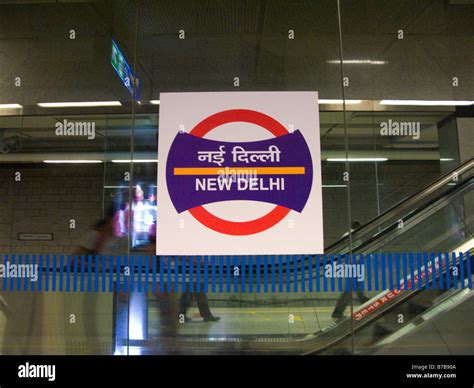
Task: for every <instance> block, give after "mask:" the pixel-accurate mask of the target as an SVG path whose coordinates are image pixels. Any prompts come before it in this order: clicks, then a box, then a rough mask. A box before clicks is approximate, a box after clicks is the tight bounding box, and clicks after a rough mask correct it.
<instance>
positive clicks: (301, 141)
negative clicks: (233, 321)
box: [156, 92, 324, 255]
mask: <svg viewBox="0 0 474 388" xmlns="http://www.w3.org/2000/svg"><path fill="white" fill-rule="evenodd" d="M158 143H159V149H158V158H159V163H158V218H157V245H156V246H157V248H156V249H157V254H159V255H244V254H316V253H323V250H324V244H323V216H322V193H321V150H320V142H319V110H318V94H317V92H218V93H162V94H161V96H160V120H159V142H158Z"/></svg>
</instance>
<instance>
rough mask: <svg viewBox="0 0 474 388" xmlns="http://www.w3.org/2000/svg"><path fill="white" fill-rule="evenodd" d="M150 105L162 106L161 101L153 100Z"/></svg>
mask: <svg viewBox="0 0 474 388" xmlns="http://www.w3.org/2000/svg"><path fill="white" fill-rule="evenodd" d="M150 104H153V105H160V100H151V101H150Z"/></svg>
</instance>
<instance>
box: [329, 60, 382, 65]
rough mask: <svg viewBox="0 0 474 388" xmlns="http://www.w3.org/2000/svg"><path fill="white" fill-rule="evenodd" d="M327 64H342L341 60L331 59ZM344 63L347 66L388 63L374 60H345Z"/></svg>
mask: <svg viewBox="0 0 474 388" xmlns="http://www.w3.org/2000/svg"><path fill="white" fill-rule="evenodd" d="M326 62H327V63H332V64H340V63H341V60H340V59H331V60H329V61H326ZM342 63H344V64H347V65H386V64H387V63H388V61H373V60H372V59H343V61H342Z"/></svg>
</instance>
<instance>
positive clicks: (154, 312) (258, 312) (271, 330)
mask: <svg viewBox="0 0 474 388" xmlns="http://www.w3.org/2000/svg"><path fill="white" fill-rule="evenodd" d="M332 310H333V309H332V307H317V308H312V307H256V308H249V307H244V308H213V309H212V313H213V314H214V315H216V316H219V317H221V320H220V321H218V322H203V320H202V318H201V316H200V315H199V311H198V309H197V308H191V309H189V310H188V317H190V318H192V321H191V322H186V323H182V324H180V331H179V332H180V334H183V335H208V336H212V335H246V334H261V335H288V334H289V335H297V334H300V335H305V334H310V333H314V332H318V331H321V330H322V329H324V328H326V327H327V326H328V325H330V324H331V323H332V322H333V319H332V318H331V313H332ZM158 329H159V311H158V309H157V308H156V307H151V308H150V310H149V320H148V334H149V336H150V337H155V336H157V335H158Z"/></svg>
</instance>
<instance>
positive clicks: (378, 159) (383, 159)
mask: <svg viewBox="0 0 474 388" xmlns="http://www.w3.org/2000/svg"><path fill="white" fill-rule="evenodd" d="M387 160H388V159H387V158H348V159H346V158H327V159H326V161H328V162H346V161H347V162H386V161H387Z"/></svg>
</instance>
